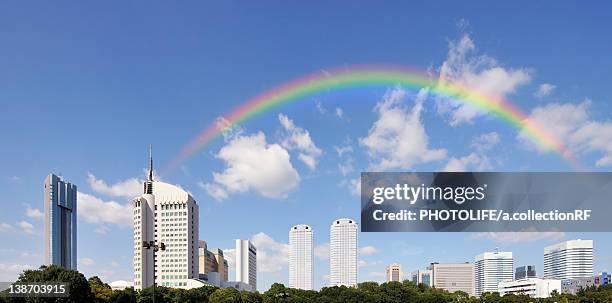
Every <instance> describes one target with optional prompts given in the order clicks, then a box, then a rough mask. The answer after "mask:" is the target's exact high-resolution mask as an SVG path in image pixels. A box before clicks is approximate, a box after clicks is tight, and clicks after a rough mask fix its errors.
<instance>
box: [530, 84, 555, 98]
mask: <svg viewBox="0 0 612 303" xmlns="http://www.w3.org/2000/svg"><path fill="white" fill-rule="evenodd" d="M555 88H557V86H556V85H553V84H550V83H543V84H540V85H539V86H538V90H537V91H536V92H535V93H534V96H536V97H538V98H543V97H546V96H548V95H550V94H551V93H552V92H553V91H554V90H555Z"/></svg>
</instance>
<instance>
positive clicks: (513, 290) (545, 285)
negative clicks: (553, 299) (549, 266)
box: [498, 278, 561, 298]
mask: <svg viewBox="0 0 612 303" xmlns="http://www.w3.org/2000/svg"><path fill="white" fill-rule="evenodd" d="M498 289H499V294H500V296H505V295H508V294H514V295H528V296H529V297H532V298H549V297H550V296H551V294H552V292H553V291H556V292H557V293H561V281H560V280H545V279H539V278H524V279H520V280H514V281H502V282H499V285H498Z"/></svg>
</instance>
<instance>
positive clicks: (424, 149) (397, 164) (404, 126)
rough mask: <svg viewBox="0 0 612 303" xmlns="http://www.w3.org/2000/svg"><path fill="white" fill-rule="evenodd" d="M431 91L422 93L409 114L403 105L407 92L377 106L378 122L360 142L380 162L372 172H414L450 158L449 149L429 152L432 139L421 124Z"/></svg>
mask: <svg viewBox="0 0 612 303" xmlns="http://www.w3.org/2000/svg"><path fill="white" fill-rule="evenodd" d="M427 94H428V91H427V90H426V89H422V90H421V91H420V92H419V93H418V95H417V96H416V99H415V105H414V107H413V108H412V109H411V110H410V111H408V110H407V109H405V108H404V106H403V104H402V101H403V100H404V99H405V97H406V91H404V90H403V89H399V88H396V89H394V90H393V91H391V92H389V93H387V94H386V95H385V97H384V99H383V101H382V102H379V103H378V104H377V105H376V108H375V109H376V111H377V112H378V116H379V117H378V120H377V121H376V122H375V123H374V125H373V126H372V127H371V128H370V130H369V132H368V135H367V136H366V137H364V138H360V139H359V143H360V144H361V145H363V146H365V147H366V148H367V152H368V155H369V156H370V158H371V159H372V160H373V161H374V162H376V163H374V164H373V165H372V168H371V169H372V170H389V169H410V168H412V167H413V166H414V165H416V164H420V163H427V162H431V161H437V160H441V159H444V158H445V157H446V150H445V149H429V147H428V145H429V138H428V136H427V134H426V133H425V128H424V126H423V124H422V122H421V112H422V111H423V101H424V100H425V98H426V97H427Z"/></svg>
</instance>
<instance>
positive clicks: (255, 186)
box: [209, 132, 300, 198]
mask: <svg viewBox="0 0 612 303" xmlns="http://www.w3.org/2000/svg"><path fill="white" fill-rule="evenodd" d="M216 157H217V158H218V159H221V160H223V161H224V162H225V165H226V167H225V169H224V170H223V171H222V172H213V178H214V181H215V182H216V184H218V185H219V186H222V189H223V191H225V193H226V194H227V195H229V194H230V193H237V192H246V191H249V190H253V191H255V192H257V193H259V194H260V195H262V196H264V197H268V198H281V197H284V196H286V195H287V194H288V193H289V192H290V191H291V190H293V189H294V188H296V187H297V186H298V184H299V182H300V176H299V175H298V172H297V171H296V170H295V168H294V167H293V165H292V164H291V161H290V156H289V153H288V152H287V150H286V149H284V148H283V147H282V146H281V145H279V144H269V143H267V142H266V136H265V135H264V134H263V133H262V132H258V133H257V134H254V135H251V136H242V135H239V136H237V137H235V138H233V139H232V140H230V141H229V142H228V143H227V144H226V145H225V146H224V147H223V148H221V150H220V151H219V153H217V155H216ZM209 193H210V192H209ZM212 193H213V194H216V197H217V198H223V197H224V195H223V194H222V193H220V192H219V191H217V192H216V193H215V192H214V191H213V192H212Z"/></svg>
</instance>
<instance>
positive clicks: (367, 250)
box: [359, 246, 378, 256]
mask: <svg viewBox="0 0 612 303" xmlns="http://www.w3.org/2000/svg"><path fill="white" fill-rule="evenodd" d="M359 253H360V254H362V255H364V256H370V255H374V254H376V253H378V249H376V247H374V246H364V247H362V248H360V249H359Z"/></svg>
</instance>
